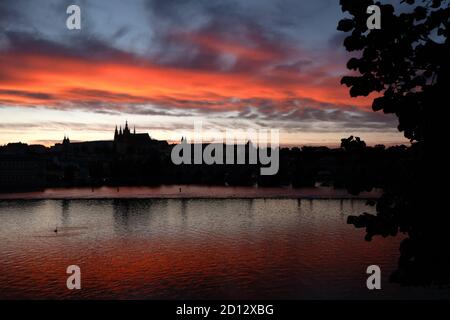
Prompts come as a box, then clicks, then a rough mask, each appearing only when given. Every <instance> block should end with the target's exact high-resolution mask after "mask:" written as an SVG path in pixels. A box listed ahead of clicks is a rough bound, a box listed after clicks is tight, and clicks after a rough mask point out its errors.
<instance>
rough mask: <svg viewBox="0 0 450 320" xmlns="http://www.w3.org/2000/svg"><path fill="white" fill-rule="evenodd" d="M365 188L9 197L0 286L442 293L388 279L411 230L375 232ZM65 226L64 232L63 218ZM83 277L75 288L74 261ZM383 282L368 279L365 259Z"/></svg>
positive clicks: (257, 294)
mask: <svg viewBox="0 0 450 320" xmlns="http://www.w3.org/2000/svg"><path fill="white" fill-rule="evenodd" d="M371 210H373V209H372V208H371V207H367V206H366V205H365V201H363V200H325V199H319V200H305V199H303V200H297V199H191V200H185V199H109V200H99V199H91V200H86V199H84V200H27V201H25V200H3V201H0V298H7V299H9V298H26V299H41V298H76V299H80V298H95V299H104V298H120V299H163V298H164V299H204V298H207V299H213V298H231V299H241V298H242V299H244V298H264V299H265V298H267V299H269V298H274V299H329V298H343V299H345V298H436V297H440V298H443V297H446V298H448V297H450V295H449V293H448V291H443V290H438V289H424V288H407V287H406V288H405V287H399V286H397V285H395V284H390V283H389V281H388V276H389V274H390V272H391V271H392V270H394V268H395V267H396V263H397V258H398V247H399V241H400V240H401V237H396V238H387V239H383V238H376V239H375V240H374V241H372V242H365V241H364V240H363V238H364V230H357V229H355V228H354V227H353V226H351V225H347V224H346V219H347V215H349V214H359V213H361V212H363V211H369V212H370V211H371ZM55 228H57V230H58V232H57V233H55V232H54V229H55ZM72 264H76V265H78V266H80V268H81V271H82V289H81V290H78V291H69V290H67V289H66V276H67V275H66V273H65V271H66V268H67V266H69V265H72ZM370 264H377V265H379V266H380V267H381V269H382V290H380V291H369V290H367V288H366V277H367V275H366V273H365V270H366V267H367V266H368V265H370Z"/></svg>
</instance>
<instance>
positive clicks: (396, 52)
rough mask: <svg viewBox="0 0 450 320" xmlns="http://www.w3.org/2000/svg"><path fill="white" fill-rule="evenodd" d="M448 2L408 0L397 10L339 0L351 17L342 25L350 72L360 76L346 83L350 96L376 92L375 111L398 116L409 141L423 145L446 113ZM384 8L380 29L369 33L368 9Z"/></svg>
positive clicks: (365, 1)
mask: <svg viewBox="0 0 450 320" xmlns="http://www.w3.org/2000/svg"><path fill="white" fill-rule="evenodd" d="M449 2H450V1H448V0H421V1H415V0H406V1H401V5H398V6H397V8H395V7H394V6H393V5H391V4H381V3H380V2H377V3H374V1H371V0H358V1H354V0H341V1H340V3H341V6H342V10H343V11H344V12H348V13H349V14H350V15H351V16H352V18H346V19H343V20H341V21H340V22H339V25H338V30H340V31H344V32H350V31H351V35H350V36H348V37H347V38H346V39H345V41H344V46H345V48H346V49H347V51H349V52H356V51H357V52H360V51H361V55H360V56H359V57H353V58H351V59H350V60H349V61H348V63H347V68H348V69H350V70H354V71H356V72H357V73H359V75H350V76H345V77H343V78H342V80H341V83H342V84H345V85H347V86H348V87H350V95H351V96H352V97H357V96H368V95H369V94H370V93H373V92H377V93H378V94H379V95H380V96H379V97H377V98H375V99H374V100H373V104H372V108H373V110H374V111H380V110H383V112H385V113H394V114H396V115H397V117H398V119H399V126H398V129H399V130H400V131H402V132H404V134H405V137H407V138H409V139H411V140H415V141H423V140H426V139H428V138H427V137H428V136H429V135H430V134H431V132H432V131H433V130H434V129H435V127H434V121H433V119H435V118H436V117H437V116H438V115H440V114H442V112H443V109H444V105H443V101H445V100H442V101H439V100H440V98H443V97H444V96H445V95H446V93H447V91H448V88H447V86H446V85H448V83H449V76H450V68H449V60H450V42H449V37H448V35H449V24H450V6H449V4H450V3H449ZM373 4H376V5H378V6H379V7H380V9H381V21H382V22H381V23H382V26H381V29H380V30H368V29H367V26H366V21H367V16H368V15H367V14H366V9H367V7H368V6H369V5H373Z"/></svg>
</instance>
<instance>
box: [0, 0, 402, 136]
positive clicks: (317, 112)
mask: <svg viewBox="0 0 450 320" xmlns="http://www.w3.org/2000/svg"><path fill="white" fill-rule="evenodd" d="M71 3H72V1H71ZM71 3H70V4H71ZM75 3H77V4H79V5H80V7H81V9H82V30H81V31H69V30H67V29H66V27H65V19H66V17H67V16H66V14H65V8H66V5H68V4H69V3H67V4H66V3H64V1H62V2H61V1H42V2H39V4H38V3H37V2H29V1H22V0H19V1H10V0H6V1H2V2H1V4H0V65H1V66H2V67H1V69H0V106H2V107H3V108H10V110H11V112H14V110H17V108H22V109H25V110H29V111H28V112H33V110H35V109H36V108H45V109H49V110H55V111H63V112H62V113H58V114H64V111H71V112H73V111H74V110H77V111H78V112H80V113H90V114H93V116H92V118H91V119H92V120H91V121H92V126H91V128H95V127H96V124H98V123H99V122H102V121H99V120H97V121H96V120H95V119H100V118H99V117H102V116H105V115H113V116H121V115H122V116H123V117H129V116H130V115H131V116H135V117H147V118H149V117H150V118H151V117H167V119H169V120H171V121H173V119H174V118H176V117H178V118H184V119H191V118H203V119H205V120H206V121H210V122H211V123H212V122H214V123H216V124H217V123H218V120H220V121H222V122H224V123H225V124H224V125H229V124H230V123H231V122H232V121H237V122H239V121H242V120H245V121H247V122H249V123H252V124H255V125H258V126H266V127H275V126H276V127H278V128H279V129H286V130H288V131H289V130H298V129H301V130H309V132H311V133H315V134H320V132H321V131H323V132H326V131H327V130H328V129H329V128H332V130H334V131H335V132H336V134H337V135H338V134H344V133H346V132H350V131H352V130H358V131H360V132H364V131H366V132H373V131H379V132H388V133H389V134H391V135H394V132H395V126H396V121H395V119H394V118H392V117H387V116H385V115H381V114H375V113H373V112H372V111H371V110H370V108H369V107H368V106H369V105H370V101H371V98H373V97H368V98H365V99H357V100H355V99H351V98H350V97H349V94H348V92H347V89H346V88H345V87H342V86H340V85H339V80H340V77H341V76H342V75H343V74H344V73H345V72H346V70H345V62H346V60H347V56H346V54H345V52H343V50H342V48H341V41H342V36H341V35H339V34H337V33H336V32H335V26H336V23H337V21H338V20H339V18H340V14H339V10H338V7H337V4H336V3H335V1H332V0H318V1H315V2H314V3H309V4H306V3H304V1H293V0H292V1H281V0H280V1H272V0H270V1H266V0H258V1H256V0H247V1H236V0H226V1H225V0H220V1H193V0H176V1H175V0H172V1H144V0H142V1H135V2H133V4H124V2H123V1H78V2H77V1H75ZM60 117H61V116H60ZM11 118H12V117H11ZM48 121H50V122H51V121H54V122H56V123H60V122H64V121H65V122H66V123H67V126H70V123H69V121H67V119H62V118H59V119H56V118H55V119H53V118H52V119H48ZM142 122H144V120H142ZM175 123H176V121H173V129H176V128H177V126H176V124H175ZM88 127H89V123H88ZM154 127H157V124H156V123H155V124H154ZM0 130H1V128H0ZM92 130H94V129H92ZM339 130H340V131H339ZM396 137H397V138H398V135H396ZM339 138H340V137H339V136H337V137H336V140H339Z"/></svg>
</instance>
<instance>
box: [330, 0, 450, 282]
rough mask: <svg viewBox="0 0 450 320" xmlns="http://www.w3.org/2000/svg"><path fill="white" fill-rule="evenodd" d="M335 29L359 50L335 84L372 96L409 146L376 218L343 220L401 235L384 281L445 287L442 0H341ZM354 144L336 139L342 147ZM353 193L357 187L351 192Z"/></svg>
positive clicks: (446, 17) (448, 266) (448, 70)
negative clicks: (376, 22) (372, 13)
mask: <svg viewBox="0 0 450 320" xmlns="http://www.w3.org/2000/svg"><path fill="white" fill-rule="evenodd" d="M340 4H341V7H342V11H343V12H348V13H349V15H350V16H351V17H350V18H345V19H342V20H341V21H340V22H339V24H338V30H340V31H343V32H351V34H350V35H349V36H348V37H347V38H346V39H345V41H344V47H345V48H346V50H347V51H349V52H359V53H360V55H359V56H358V57H352V58H351V59H350V60H349V61H348V63H347V68H348V69H349V70H351V71H352V72H353V74H352V75H348V76H344V77H343V78H342V80H341V83H342V84H343V85H346V86H348V87H349V88H350V95H351V96H352V97H357V96H368V95H370V94H374V95H375V98H374V100H373V103H372V109H373V110H374V111H375V112H378V111H383V112H384V113H393V114H395V115H396V116H397V117H398V121H399V125H398V130H399V131H401V132H403V133H404V135H405V137H407V138H409V139H410V140H411V142H412V143H413V145H412V147H411V154H412V157H411V158H409V159H407V161H404V162H403V163H402V165H401V166H400V167H398V168H397V169H398V172H396V173H395V174H394V175H393V179H392V180H391V181H390V183H386V185H385V187H384V191H385V192H384V194H383V196H382V197H381V198H380V199H379V200H378V201H377V202H376V212H377V213H376V215H371V214H367V213H364V214H363V215H361V216H359V217H356V216H351V217H349V219H348V223H351V224H353V225H355V226H356V227H358V228H362V227H364V228H366V231H367V233H366V240H368V241H370V240H371V239H372V237H373V236H375V235H382V236H388V235H396V234H397V233H398V232H403V233H406V234H407V235H408V237H407V238H406V239H405V240H403V241H402V243H401V246H400V254H401V256H400V259H399V267H398V269H397V270H396V271H395V272H394V273H393V274H392V275H391V280H393V281H396V282H399V283H402V284H408V285H417V284H421V285H429V284H435V283H448V282H449V278H450V250H448V242H449V240H448V236H447V234H448V222H449V221H448V220H449V217H448V214H446V213H445V212H443V210H442V208H439V204H440V201H441V199H444V198H443V197H440V196H441V195H440V194H439V192H438V191H439V190H436V189H435V188H433V187H435V186H436V187H437V185H436V183H435V182H436V180H437V179H436V178H437V177H439V176H441V175H442V174H443V171H444V170H446V169H447V164H445V163H443V161H442V160H441V158H442V157H441V155H440V152H441V151H442V147H441V144H440V142H439V138H437V139H436V137H439V130H441V129H442V127H443V126H442V124H441V123H440V121H442V120H443V119H446V117H444V112H445V107H446V105H445V101H446V100H447V98H446V94H447V92H448V89H449V88H448V86H449V83H450V79H449V76H450V67H449V62H450V42H449V25H450V1H448V0H421V1H415V0H406V1H401V2H400V3H399V4H397V5H395V6H394V5H391V4H382V3H380V2H376V3H374V1H371V0H359V1H352V0H341V1H340ZM373 4H375V5H378V6H379V7H380V9H381V21H382V22H381V29H380V30H370V31H369V30H367V26H366V19H367V17H368V15H367V14H366V9H367V7H368V6H369V5H373ZM352 143H353V144H354V143H355V142H354V141H352V139H350V140H343V144H346V145H348V146H350V145H351V144H352ZM356 189H357V188H356Z"/></svg>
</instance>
